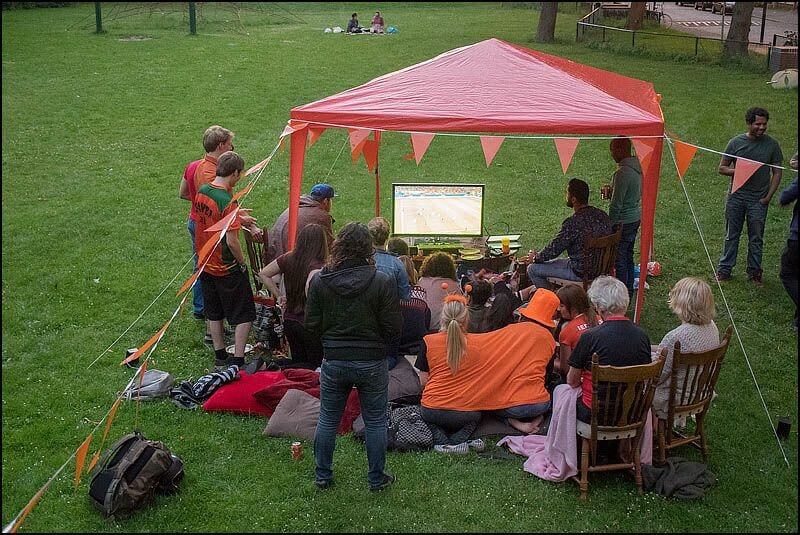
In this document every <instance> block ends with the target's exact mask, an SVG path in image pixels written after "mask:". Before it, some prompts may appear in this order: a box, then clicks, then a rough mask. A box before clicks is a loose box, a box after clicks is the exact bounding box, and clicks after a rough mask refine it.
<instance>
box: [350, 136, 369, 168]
mask: <svg viewBox="0 0 800 535" xmlns="http://www.w3.org/2000/svg"><path fill="white" fill-rule="evenodd" d="M366 143H367V140H366V139H365V140H363V141H361V142H360V143H359V144H358V145H356V146H355V148H354V149H353V152H352V153H351V154H350V156H352V158H353V163H356V162H357V161H358V159H359V158H360V157H361V154H362V153H363V152H364V145H366Z"/></svg>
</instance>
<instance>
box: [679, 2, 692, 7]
mask: <svg viewBox="0 0 800 535" xmlns="http://www.w3.org/2000/svg"><path fill="white" fill-rule="evenodd" d="M675 5H676V6H693V5H694V2H675Z"/></svg>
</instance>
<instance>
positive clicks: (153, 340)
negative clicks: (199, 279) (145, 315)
mask: <svg viewBox="0 0 800 535" xmlns="http://www.w3.org/2000/svg"><path fill="white" fill-rule="evenodd" d="M198 273H199V271H198ZM171 321H172V318H170V319H169V320H168V321H167V323H165V324H164V326H163V327H161V329H159V330H158V332H157V333H156V334H154V335H153V336H152V337H150V340H148V341H147V342H145V343H144V345H143V346H142V347H140V348H139V350H138V351H136V353H134V354H133V355H131V356H130V357H128V358H126V359H125V360H123V361H122V362H120V363H119V365H120V366H123V365H125V364H127V363H129V362H130V361H132V360H136V359H138V358H139V357H141V356H142V354H144V352H145V351H147V350H148V349H150V348H151V347H153V344H155V343H156V341H158V339H159V338H160V337H161V335H162V334H164V332H165V331H166V330H167V327H169V324H170V322H171Z"/></svg>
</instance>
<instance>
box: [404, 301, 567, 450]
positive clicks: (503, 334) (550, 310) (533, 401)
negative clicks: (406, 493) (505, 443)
mask: <svg viewBox="0 0 800 535" xmlns="http://www.w3.org/2000/svg"><path fill="white" fill-rule="evenodd" d="M557 308H558V297H557V296H556V294H554V293H553V292H551V291H550V290H546V289H539V290H538V291H537V292H536V293H535V294H534V296H533V298H532V299H531V301H530V303H528V305H527V306H526V307H525V309H524V310H523V311H522V314H523V316H524V317H525V318H526V321H524V322H521V323H514V324H511V325H508V326H506V327H503V328H502V329H498V330H496V331H492V332H488V333H482V334H472V333H467V322H468V318H469V314H468V308H467V300H466V299H465V298H464V297H463V296H460V295H450V296H447V297H446V298H445V303H444V306H443V307H442V313H441V326H440V328H439V331H440V332H438V333H436V334H429V335H428V336H426V337H425V338H424V339H423V344H422V346H421V348H420V354H419V356H418V358H417V362H416V367H417V368H418V369H419V370H420V372H421V373H420V380H421V382H423V383H424V385H425V389H424V390H423V392H422V418H423V419H424V420H425V422H426V423H427V424H428V427H430V428H431V431H432V432H433V436H434V444H436V445H437V446H438V447H434V449H436V451H440V452H443V453H466V452H467V451H468V449H469V447H474V448H475V449H478V450H480V449H481V448H482V447H483V442H482V441H480V440H479V439H478V440H475V441H469V442H468V439H469V437H470V435H471V434H472V433H473V431H475V429H476V428H477V426H478V423H479V422H480V418H481V412H489V413H492V414H494V415H496V416H500V417H502V418H507V419H508V423H509V424H511V425H512V426H514V427H516V428H517V429H520V430H521V431H523V432H526V433H527V432H530V431H531V430H532V424H531V422H530V421H529V420H531V419H533V418H534V417H536V416H538V415H540V414H543V413H544V412H546V411H547V410H548V409H549V408H550V394H548V392H547V390H546V389H545V387H544V377H545V369H546V368H547V363H548V361H549V360H550V357H551V356H552V355H553V350H554V349H555V340H554V339H553V335H552V329H553V327H554V323H553V320H552V317H553V314H554V313H555V311H556V309H557ZM527 320H530V321H527ZM526 420H527V421H526Z"/></svg>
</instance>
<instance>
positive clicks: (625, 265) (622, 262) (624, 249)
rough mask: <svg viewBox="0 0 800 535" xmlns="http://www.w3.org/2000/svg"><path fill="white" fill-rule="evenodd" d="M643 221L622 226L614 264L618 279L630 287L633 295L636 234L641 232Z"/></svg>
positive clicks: (629, 289) (629, 290)
mask: <svg viewBox="0 0 800 535" xmlns="http://www.w3.org/2000/svg"><path fill="white" fill-rule="evenodd" d="M640 224H641V221H634V222H633V223H623V224H622V235H621V236H620V238H619V245H618V246H617V262H616V263H615V264H614V267H615V269H616V274H617V279H619V280H621V281H622V282H623V283H624V284H625V286H627V287H628V293H633V279H634V276H633V245H634V244H635V243H636V234H638V232H639V225H640Z"/></svg>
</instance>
